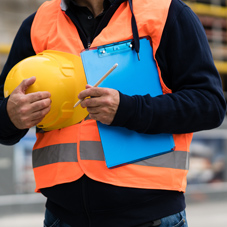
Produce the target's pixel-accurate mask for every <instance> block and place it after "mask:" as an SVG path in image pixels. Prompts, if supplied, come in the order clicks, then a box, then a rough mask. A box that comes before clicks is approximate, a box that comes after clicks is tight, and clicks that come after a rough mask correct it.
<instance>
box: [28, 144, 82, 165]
mask: <svg viewBox="0 0 227 227" xmlns="http://www.w3.org/2000/svg"><path fill="white" fill-rule="evenodd" d="M77 161H78V160H77V144H76V143H68V144H57V145H51V146H47V147H44V148H40V149H36V150H33V153H32V162H33V168H35V167H39V166H44V165H48V164H53V163H57V162H77Z"/></svg>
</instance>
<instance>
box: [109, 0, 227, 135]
mask: <svg viewBox="0 0 227 227" xmlns="http://www.w3.org/2000/svg"><path fill="white" fill-rule="evenodd" d="M156 59H157V61H158V64H159V67H160V69H161V75H162V78H163V80H164V82H165V84H166V85H167V86H168V87H169V88H170V89H171V90H172V93H170V94H166V95H160V96H157V97H151V96H150V95H146V96H139V95H135V96H127V95H124V94H121V93H120V105H119V108H118V111H117V113H116V116H115V118H114V121H113V122H112V124H111V125H113V126H121V127H126V128H128V129H131V130H135V131H137V132H142V133H149V134H156V133H173V134H178V133H189V132H196V131H201V130H207V129H212V128H215V127H218V126H219V125H220V124H221V123H222V121H223V119H224V116H225V111H226V103H225V99H224V95H223V90H222V84H221V79H220V76H219V74H218V72H217V69H216V68H215V65H214V62H213V58H212V54H211V51H210V48H209V44H208V41H207V37H206V34H205V31H204V29H203V26H202V24H201V23H200V21H199V19H198V18H197V16H196V15H195V14H194V13H193V12H192V10H191V9H190V8H189V7H187V6H186V5H185V4H184V3H182V2H180V1H178V0H173V1H172V3H171V6H170V10H169V14H168V18H167V21H166V25H165V28H164V31H163V36H162V39H161V43H160V46H159V48H158V50H157V53H156Z"/></svg>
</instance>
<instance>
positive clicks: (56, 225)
mask: <svg viewBox="0 0 227 227" xmlns="http://www.w3.org/2000/svg"><path fill="white" fill-rule="evenodd" d="M152 226H155V225H153V222H150V223H146V224H141V225H137V226H136V227H152ZM156 226H157V227H188V224H187V220H186V213H185V211H182V212H180V213H177V214H173V215H170V216H167V217H164V218H162V219H161V224H160V225H156ZM44 227H71V226H70V225H68V224H66V223H65V222H62V221H61V220H60V219H59V218H57V217H55V216H54V215H53V214H52V213H51V212H50V211H49V210H46V213H45V220H44ZM78 227H80V226H78ZM116 227H120V225H119V226H116ZM132 227H133V226H132Z"/></svg>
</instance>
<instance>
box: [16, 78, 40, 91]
mask: <svg viewBox="0 0 227 227" xmlns="http://www.w3.org/2000/svg"><path fill="white" fill-rule="evenodd" d="M35 81H36V77H34V76H33V77H30V78H28V79H25V80H23V81H22V82H21V83H20V85H19V86H18V89H19V90H20V91H21V92H22V93H24V94H25V92H26V90H27V89H28V88H29V87H30V86H31V85H32V84H34V83H35Z"/></svg>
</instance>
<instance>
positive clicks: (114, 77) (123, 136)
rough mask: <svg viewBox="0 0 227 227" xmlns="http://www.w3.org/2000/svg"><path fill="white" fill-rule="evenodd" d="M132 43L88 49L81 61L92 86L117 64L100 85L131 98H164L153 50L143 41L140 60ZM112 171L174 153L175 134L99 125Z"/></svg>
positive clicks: (82, 54) (145, 40) (129, 41)
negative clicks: (153, 133) (139, 131)
mask: <svg viewBox="0 0 227 227" xmlns="http://www.w3.org/2000/svg"><path fill="white" fill-rule="evenodd" d="M132 46H133V45H132V40H127V41H123V42H119V43H113V44H109V45H105V46H100V47H97V48H93V49H89V50H84V51H82V52H81V58H82V62H83V66H84V71H85V75H86V79H87V82H88V84H90V85H94V84H95V83H96V82H97V81H98V80H99V79H100V78H101V77H102V76H103V75H104V74H105V73H106V72H107V71H108V70H109V69H110V68H111V67H112V66H113V65H114V64H115V63H118V67H117V68H116V69H115V70H114V71H113V72H112V73H111V74H110V75H109V76H108V77H107V78H106V79H105V80H104V81H103V82H102V83H101V84H100V85H99V87H108V88H113V89H117V90H119V91H120V92H121V93H123V94H127V95H146V94H150V95H151V96H152V97H155V96H158V95H162V94H163V93H162V89H161V85H160V80H159V75H158V71H157V67H156V63H155V61H154V59H153V50H152V47H151V45H150V40H149V39H148V38H146V37H145V38H142V39H140V53H139V54H140V61H139V60H138V56H137V53H136V52H135V51H134V50H133V48H132ZM97 124H98V129H99V133H100V137H101V141H102V147H103V151H104V156H105V161H106V165H107V167H108V168H112V167H116V166H120V165H124V164H129V163H133V162H137V161H140V160H143V159H147V158H150V157H154V156H157V155H161V154H164V153H167V152H171V151H173V150H174V147H175V144H174V140H173V136H172V135H171V134H156V135H149V134H143V133H137V132H135V131H132V130H128V129H126V128H122V127H115V126H108V125H104V124H102V123H100V122H97Z"/></svg>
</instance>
